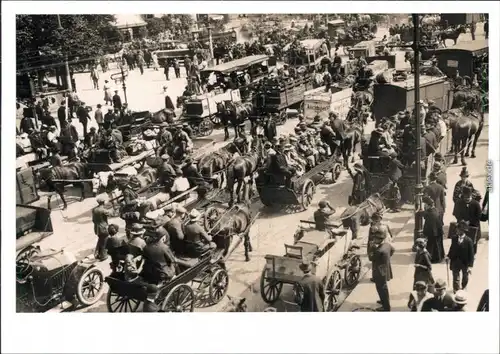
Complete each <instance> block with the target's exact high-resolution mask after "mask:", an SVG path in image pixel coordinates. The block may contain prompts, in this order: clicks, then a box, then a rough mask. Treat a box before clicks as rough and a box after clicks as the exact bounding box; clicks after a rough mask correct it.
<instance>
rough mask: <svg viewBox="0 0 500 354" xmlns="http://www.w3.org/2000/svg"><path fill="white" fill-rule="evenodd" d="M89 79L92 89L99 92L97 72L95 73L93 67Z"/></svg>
mask: <svg viewBox="0 0 500 354" xmlns="http://www.w3.org/2000/svg"><path fill="white" fill-rule="evenodd" d="M90 79H91V80H92V84H93V85H94V89H95V90H99V72H98V71H97V68H96V67H95V66H94V67H93V68H92V70H91V71H90Z"/></svg>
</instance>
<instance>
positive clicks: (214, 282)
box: [208, 269, 229, 305]
mask: <svg viewBox="0 0 500 354" xmlns="http://www.w3.org/2000/svg"><path fill="white" fill-rule="evenodd" d="M228 287H229V276H228V274H227V272H226V271H225V270H224V269H217V270H216V271H215V273H214V275H212V279H211V280H210V285H209V286H208V296H210V301H211V302H212V304H214V305H215V304H218V303H219V302H220V301H221V300H222V299H223V298H224V296H226V293H227V289H228Z"/></svg>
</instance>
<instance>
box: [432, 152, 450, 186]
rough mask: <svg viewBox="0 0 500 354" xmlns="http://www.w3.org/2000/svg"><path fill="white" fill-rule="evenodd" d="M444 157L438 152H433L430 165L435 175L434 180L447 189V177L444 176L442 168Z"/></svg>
mask: <svg viewBox="0 0 500 354" xmlns="http://www.w3.org/2000/svg"><path fill="white" fill-rule="evenodd" d="M443 163H444V159H443V157H442V155H441V154H440V153H439V152H436V153H435V154H434V164H433V165H432V172H433V173H434V174H435V175H436V182H437V183H439V184H440V185H442V186H443V187H444V189H445V190H446V189H448V187H447V184H448V183H447V181H448V177H447V176H446V171H445V169H444V168H443Z"/></svg>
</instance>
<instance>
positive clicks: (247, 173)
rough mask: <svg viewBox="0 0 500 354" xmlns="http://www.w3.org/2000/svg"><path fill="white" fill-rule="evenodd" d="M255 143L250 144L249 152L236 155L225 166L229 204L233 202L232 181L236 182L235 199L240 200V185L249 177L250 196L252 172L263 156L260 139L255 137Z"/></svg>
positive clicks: (252, 181) (252, 182) (252, 179)
mask: <svg viewBox="0 0 500 354" xmlns="http://www.w3.org/2000/svg"><path fill="white" fill-rule="evenodd" d="M255 140H256V141H255V144H254V145H253V146H252V149H251V151H250V153H248V154H246V155H242V156H237V157H236V158H235V159H234V160H233V161H232V163H231V164H230V165H229V166H228V167H227V170H226V177H227V185H226V188H227V190H228V192H229V195H230V199H229V206H232V205H233V204H234V183H235V182H237V187H236V193H237V194H238V197H237V201H238V203H240V201H241V187H242V186H243V184H244V183H245V178H249V183H250V192H249V197H251V194H252V191H253V184H254V177H253V174H254V173H255V171H256V170H257V167H259V165H260V164H261V162H262V160H263V158H264V156H263V149H262V141H261V140H260V139H255Z"/></svg>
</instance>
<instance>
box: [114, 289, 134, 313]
mask: <svg viewBox="0 0 500 354" xmlns="http://www.w3.org/2000/svg"><path fill="white" fill-rule="evenodd" d="M140 304H141V302H140V301H139V300H136V299H132V298H129V297H127V296H121V295H118V294H116V293H114V292H113V291H112V290H111V289H109V291H108V295H107V297H106V306H107V308H108V311H109V312H137V309H138V308H139V305H140Z"/></svg>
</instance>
